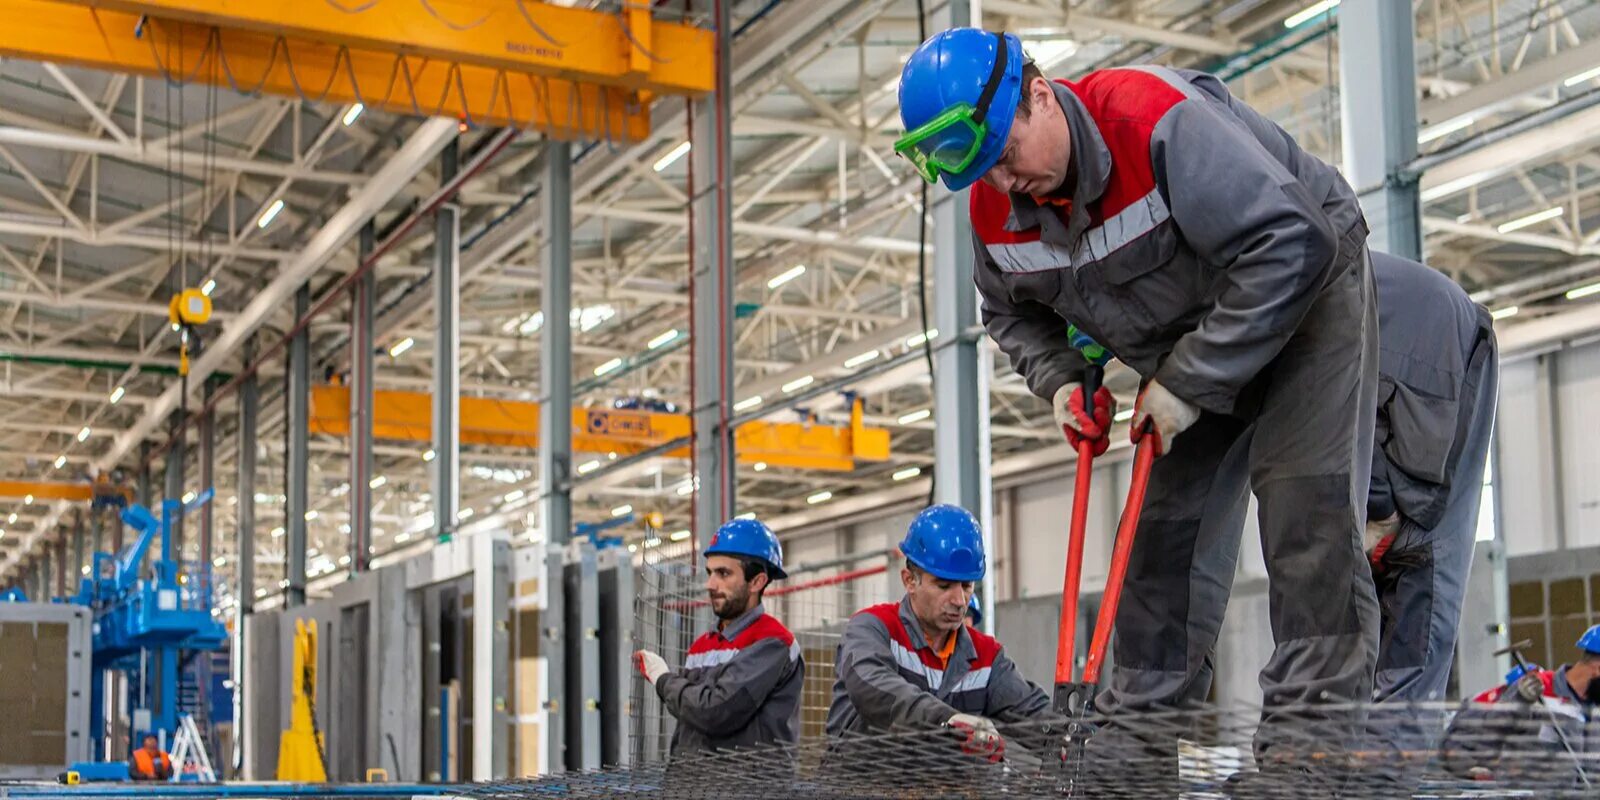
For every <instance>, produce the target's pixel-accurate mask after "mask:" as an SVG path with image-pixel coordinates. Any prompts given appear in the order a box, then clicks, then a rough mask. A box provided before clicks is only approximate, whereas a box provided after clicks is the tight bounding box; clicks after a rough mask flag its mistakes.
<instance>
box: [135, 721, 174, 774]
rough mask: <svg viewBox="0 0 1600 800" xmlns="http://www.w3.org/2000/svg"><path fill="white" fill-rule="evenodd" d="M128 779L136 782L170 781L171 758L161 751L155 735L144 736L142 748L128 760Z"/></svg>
mask: <svg viewBox="0 0 1600 800" xmlns="http://www.w3.org/2000/svg"><path fill="white" fill-rule="evenodd" d="M128 777H129V778H132V779H134V780H136V781H165V780H171V779H172V758H171V757H170V756H168V755H167V754H166V753H165V752H164V751H163V750H162V749H161V744H160V742H158V741H157V740H156V735H155V734H153V733H147V734H145V735H144V746H143V747H140V748H139V749H138V750H135V751H133V758H131V759H129V760H128Z"/></svg>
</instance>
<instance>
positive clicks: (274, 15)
mask: <svg viewBox="0 0 1600 800" xmlns="http://www.w3.org/2000/svg"><path fill="white" fill-rule="evenodd" d="M0 19H4V20H6V23H5V24H4V25H0V54H3V55H6V56H10V57H14V58H23V59H30V60H36V61H50V62H56V63H62V64H74V65H77V66H83V67H92V68H96V69H104V70H110V71H114V72H126V73H131V74H135V75H144V76H149V77H163V78H167V79H169V80H177V81H185V82H187V81H196V82H202V83H212V84H217V85H221V86H231V87H233V88H236V89H239V90H241V91H246V92H252V93H253V92H262V93H267V94H278V95H284V96H289V97H300V98H303V99H307V100H316V101H326V102H333V103H362V104H363V105H365V106H366V107H369V108H377V109H382V110H385V111H391V112H394V113H399V114H415V115H420V116H450V117H455V118H458V119H460V120H462V121H463V122H467V123H470V124H474V125H495V126H514V127H518V128H532V129H537V130H539V131H542V132H544V133H546V134H549V135H552V136H555V137H557V138H609V139H612V140H620V141H628V142H632V141H639V140H641V139H643V138H644V137H645V135H646V134H648V133H649V127H650V122H649V113H648V109H649V104H650V101H651V100H652V99H653V98H654V97H655V96H658V95H666V94H670V95H684V96H697V95H700V94H704V93H706V92H709V91H710V90H711V89H712V88H713V85H714V79H713V67H714V60H715V37H714V36H713V34H712V32H711V31H708V30H705V29H702V28H699V27H696V26H693V25H688V24H683V23H677V22H668V21H662V20H657V19H655V18H654V17H653V15H652V14H651V10H650V6H649V4H648V3H629V4H627V5H625V6H624V7H623V8H622V9H621V10H620V11H617V12H606V11H594V10H588V9H577V8H565V7H562V6H556V5H551V4H547V3H543V2H537V1H536V0H470V1H469V0H361V1H360V2H344V1H343V0H273V1H272V2H263V0H0Z"/></svg>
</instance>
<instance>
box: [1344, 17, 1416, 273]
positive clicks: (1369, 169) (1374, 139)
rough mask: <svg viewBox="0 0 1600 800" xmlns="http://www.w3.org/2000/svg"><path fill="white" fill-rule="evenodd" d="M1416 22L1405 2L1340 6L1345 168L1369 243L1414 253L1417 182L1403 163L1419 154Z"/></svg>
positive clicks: (1406, 254) (1410, 255) (1411, 255)
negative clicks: (1407, 174)
mask: <svg viewBox="0 0 1600 800" xmlns="http://www.w3.org/2000/svg"><path fill="white" fill-rule="evenodd" d="M1415 28H1416V22H1415V19H1414V17H1413V14H1412V11H1411V4H1410V3H1396V2H1392V0H1346V2H1344V3H1343V4H1341V5H1340V6H1339V81H1340V87H1339V98H1340V101H1339V102H1340V106H1341V112H1342V113H1341V115H1340V118H1341V120H1342V126H1343V129H1342V132H1343V139H1344V172H1345V175H1346V176H1347V177H1348V179H1349V181H1350V183H1351V184H1352V185H1354V186H1355V187H1356V189H1357V190H1358V191H1359V192H1360V193H1361V194H1360V197H1361V208H1362V210H1364V211H1365V212H1366V216H1367V224H1368V226H1369V227H1370V228H1371V229H1372V236H1371V238H1370V239H1369V241H1370V242H1371V245H1372V247H1373V249H1375V250H1382V251H1384V252H1386V253H1393V254H1394V255H1397V256H1403V257H1405V258H1411V259H1419V260H1420V259H1421V257H1422V227H1421V205H1420V201H1419V200H1418V183H1417V181H1416V180H1415V179H1414V178H1405V177H1402V170H1401V168H1402V167H1404V166H1405V165H1407V164H1409V163H1410V162H1411V160H1412V159H1414V158H1416V156H1417V65H1416V60H1415V57H1414V56H1413V54H1412V43H1411V42H1412V37H1413V35H1414V34H1415Z"/></svg>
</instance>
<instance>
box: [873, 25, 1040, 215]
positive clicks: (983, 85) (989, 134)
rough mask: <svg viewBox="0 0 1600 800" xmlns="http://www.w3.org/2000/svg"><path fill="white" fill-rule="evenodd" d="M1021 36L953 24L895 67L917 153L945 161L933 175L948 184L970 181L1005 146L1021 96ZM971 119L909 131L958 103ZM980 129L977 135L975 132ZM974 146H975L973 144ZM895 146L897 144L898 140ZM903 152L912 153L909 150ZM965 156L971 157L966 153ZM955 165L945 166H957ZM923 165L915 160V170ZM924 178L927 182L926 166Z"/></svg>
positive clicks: (959, 187) (903, 118) (953, 188)
mask: <svg viewBox="0 0 1600 800" xmlns="http://www.w3.org/2000/svg"><path fill="white" fill-rule="evenodd" d="M1026 61H1027V56H1026V55H1024V54H1023V52H1022V40H1020V39H1018V38H1017V37H1015V36H1013V35H1011V34H1009V33H992V32H989V31H985V30H979V29H977V28H952V29H950V30H947V31H943V32H940V33H936V34H934V35H933V37H932V38H930V39H928V40H927V41H926V42H923V43H922V46H920V47H918V48H917V49H916V50H915V51H914V52H913V53H912V54H911V58H910V59H908V60H907V61H906V65H905V68H904V69H902V70H901V71H900V122H901V124H903V125H904V126H905V129H906V131H907V132H908V138H917V139H918V141H917V142H916V150H917V151H919V154H918V157H917V158H916V159H915V160H914V162H913V163H916V160H920V159H921V157H927V158H931V159H933V160H934V161H935V162H940V163H942V164H943V166H944V169H941V170H937V171H936V174H937V175H938V177H940V178H942V179H943V180H944V185H945V186H947V187H949V188H950V190H951V191H960V190H962V189H965V188H967V187H968V186H971V185H972V184H973V183H975V182H976V181H977V180H978V179H979V178H981V177H983V174H984V173H985V172H988V171H989V169H990V168H991V167H993V166H994V165H995V162H997V161H999V160H1000V154H1001V152H1003V151H1004V150H1005V146H1006V138H1007V137H1008V136H1010V135H1011V122H1012V120H1013V119H1014V118H1015V117H1016V113H1017V102H1018V101H1019V100H1020V99H1021V97H1022V65H1023V64H1024V63H1025V62H1026ZM960 106H965V108H966V113H965V114H964V115H962V116H964V117H965V118H966V119H968V120H970V122H971V124H956V125H948V126H943V125H936V126H933V128H932V129H930V134H931V135H926V136H921V137H911V136H910V135H909V134H915V133H916V132H918V131H919V130H923V129H924V126H929V125H931V124H932V123H934V122H935V121H936V120H938V119H939V118H940V117H942V116H945V115H946V114H948V113H949V112H951V111H952V110H953V109H956V108H957V107H960ZM980 130H981V132H982V141H981V142H974V141H973V137H974V134H975V133H976V132H978V131H980ZM974 145H977V149H976V153H975V154H973V153H972V151H971V148H972V147H973V146H974ZM896 149H897V150H900V149H902V148H901V147H900V145H899V144H897V145H896ZM902 155H912V154H911V153H910V151H907V152H903V153H902ZM964 156H970V160H969V159H968V158H965V157H964ZM961 164H964V166H961V169H960V171H949V170H951V169H953V168H954V166H956V165H961ZM920 170H921V168H920V167H919V171H920ZM923 177H924V178H925V179H927V180H928V181H932V180H933V177H931V176H930V173H929V172H924V173H923Z"/></svg>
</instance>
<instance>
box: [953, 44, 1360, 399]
mask: <svg viewBox="0 0 1600 800" xmlns="http://www.w3.org/2000/svg"><path fill="white" fill-rule="evenodd" d="M1055 94H1056V98H1057V100H1059V101H1060V103H1061V106H1062V108H1063V110H1064V112H1065V115H1066V119H1067V127H1068V129H1069V130H1070V131H1071V135H1072V156H1071V161H1070V163H1069V164H1068V173H1067V178H1066V182H1065V183H1064V184H1063V186H1062V187H1061V189H1059V190H1058V194H1057V195H1056V196H1053V197H1050V198H1045V201H1046V202H1045V204H1044V205H1041V204H1040V202H1039V201H1038V200H1036V199H1035V198H1033V197H1030V196H1028V195H1026V194H1009V195H1008V194H1005V193H1002V192H999V191H997V190H995V189H993V188H990V187H989V186H987V185H985V184H981V183H980V184H977V185H974V186H973V187H972V190H971V196H970V205H971V218H972V226H973V237H974V240H975V244H976V247H977V252H976V262H977V263H976V265H975V268H974V279H975V280H976V282H977V286H978V290H979V293H980V294H981V295H982V296H983V309H982V313H983V321H984V325H985V327H986V328H987V329H988V331H989V335H990V336H992V337H993V338H994V340H995V342H996V343H997V344H998V345H999V346H1000V349H1001V350H1003V351H1004V352H1005V353H1006V355H1007V356H1008V357H1009V358H1010V359H1011V364H1012V366H1013V367H1014V368H1015V369H1016V370H1017V372H1019V373H1020V374H1021V375H1022V376H1023V377H1024V378H1025V379H1026V380H1027V383H1028V388H1029V389H1031V390H1032V391H1033V393H1034V394H1036V395H1038V396H1040V397H1042V398H1044V399H1046V400H1049V399H1051V398H1052V397H1053V396H1054V395H1055V393H1056V391H1057V390H1058V389H1060V388H1061V387H1062V386H1063V385H1065V384H1067V383H1069V382H1072V381H1077V380H1081V379H1082V373H1083V369H1084V366H1085V364H1086V362H1085V361H1084V358H1083V356H1082V355H1081V354H1080V353H1078V352H1077V351H1076V350H1074V349H1073V348H1072V346H1071V340H1070V338H1069V336H1068V333H1067V321H1069V320H1070V321H1071V322H1072V323H1074V324H1076V325H1077V327H1078V328H1079V329H1081V330H1082V331H1083V332H1084V333H1087V334H1088V335H1089V336H1091V337H1093V338H1094V340H1095V341H1097V342H1099V343H1100V344H1101V345H1104V346H1105V347H1106V348H1107V349H1109V350H1110V351H1111V352H1112V353H1113V354H1114V355H1115V356H1116V357H1117V358H1118V359H1120V360H1121V361H1123V362H1124V363H1126V364H1127V365H1128V366H1130V367H1132V368H1133V369H1134V370H1135V371H1136V372H1138V373H1139V374H1140V375H1141V376H1143V377H1145V378H1147V379H1148V378H1154V379H1156V380H1159V381H1160V382H1161V383H1162V385H1164V386H1166V387H1167V388H1168V389H1170V390H1171V391H1172V392H1173V393H1174V394H1176V395H1178V396H1179V397H1182V398H1184V399H1185V400H1188V401H1190V402H1192V403H1194V404H1196V405H1198V406H1200V407H1201V408H1204V409H1207V410H1209V411H1214V412H1217V413H1222V414H1232V413H1240V414H1241V415H1244V413H1245V412H1247V411H1248V409H1249V407H1250V406H1251V405H1252V403H1251V402H1250V400H1249V399H1248V398H1250V397H1253V396H1254V395H1255V392H1253V391H1247V389H1250V388H1252V384H1253V383H1254V382H1256V380H1257V377H1258V375H1260V374H1261V373H1262V372H1263V369H1264V368H1265V367H1266V366H1267V365H1268V364H1270V363H1271V362H1272V361H1273V359H1274V358H1276V357H1277V355H1278V353H1279V351H1280V350H1282V349H1283V347H1284V345H1285V344H1286V343H1287V342H1288V341H1289V339H1290V337H1292V336H1293V335H1294V333H1295V331H1296V330H1297V329H1298V327H1299V325H1300V322H1301V320H1302V319H1303V318H1304V316H1305V314H1306V313H1307V311H1308V310H1309V309H1310V308H1311V306H1312V304H1313V303H1314V302H1315V301H1316V299H1317V298H1318V297H1319V296H1320V294H1321V293H1322V291H1323V290H1324V289H1325V288H1326V287H1327V286H1328V285H1330V284H1331V283H1332V282H1333V281H1334V279H1336V278H1338V277H1339V276H1340V275H1342V274H1344V273H1345V272H1346V271H1347V270H1349V269H1352V268H1355V267H1354V266H1353V265H1357V264H1358V260H1359V258H1360V254H1361V253H1362V252H1363V251H1364V249H1365V242H1366V234H1367V229H1366V223H1365V220H1364V219H1363V217H1362V215H1361V209H1360V206H1359V205H1357V203H1356V198H1355V193H1354V192H1353V191H1352V190H1351V189H1350V186H1349V184H1347V183H1346V182H1345V181H1344V179H1343V178H1342V177H1341V176H1340V175H1339V173H1338V172H1337V171H1336V170H1334V168H1333V167H1331V166H1329V165H1327V164H1325V163H1323V162H1322V161H1320V160H1318V159H1316V158H1314V157H1313V156H1311V155H1309V154H1308V153H1306V152H1305V151H1304V150H1302V149H1300V146H1299V145H1298V144H1296V143H1295V141H1294V140H1293V139H1292V138H1291V137H1290V136H1289V135H1288V134H1287V133H1285V132H1284V131H1283V129H1281V128H1279V127H1278V126H1277V125H1275V124H1273V123H1272V122H1271V121H1270V120H1268V119H1266V118H1265V117H1263V116H1261V115H1260V114H1258V113H1256V112H1255V111H1254V110H1253V109H1251V108H1250V107H1248V106H1246V105H1245V104H1243V103H1241V102H1239V101H1238V100H1236V99H1235V98H1233V97H1232V96H1231V95H1230V94H1229V93H1228V90H1227V88H1226V87H1225V86H1224V85H1223V84H1222V82H1221V81H1219V80H1217V79H1216V78H1215V77H1213V76H1211V75H1207V74H1205V73H1200V72H1194V71H1188V70H1173V69H1168V68H1165V67H1156V66H1142V67H1127V68H1117V69H1106V70H1098V71H1096V72H1091V73H1089V74H1088V75H1086V76H1084V78H1083V79H1082V80H1080V81H1076V82H1070V81H1057V82H1056V87H1055Z"/></svg>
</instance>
